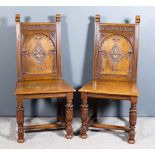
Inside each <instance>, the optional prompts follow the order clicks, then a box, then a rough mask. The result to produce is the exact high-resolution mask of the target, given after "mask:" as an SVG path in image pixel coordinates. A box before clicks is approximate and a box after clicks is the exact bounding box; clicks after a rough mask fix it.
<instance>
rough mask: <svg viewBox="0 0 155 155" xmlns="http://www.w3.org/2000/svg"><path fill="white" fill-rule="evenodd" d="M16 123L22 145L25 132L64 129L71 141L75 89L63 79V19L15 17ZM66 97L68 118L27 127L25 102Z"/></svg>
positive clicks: (66, 116)
mask: <svg viewBox="0 0 155 155" xmlns="http://www.w3.org/2000/svg"><path fill="white" fill-rule="evenodd" d="M15 20H16V47H17V70H18V79H17V82H16V91H15V94H16V98H17V115H16V116H17V123H18V139H17V141H18V142H19V143H23V142H24V130H35V129H52V128H59V127H63V128H64V127H65V128H66V132H67V134H66V138H68V139H69V138H72V136H73V129H72V125H71V124H72V118H73V104H72V99H73V92H74V89H73V88H72V87H71V86H69V85H68V84H67V83H66V82H65V81H64V80H63V79H62V63H61V16H60V15H56V21H55V22H53V23H52V22H20V15H19V14H17V15H16V19H15ZM38 98H66V99H67V104H66V106H65V107H66V109H65V114H66V115H65V118H63V117H62V116H58V121H57V123H56V124H42V125H30V126H24V109H23V100H24V99H38ZM58 111H60V110H59V109H58Z"/></svg>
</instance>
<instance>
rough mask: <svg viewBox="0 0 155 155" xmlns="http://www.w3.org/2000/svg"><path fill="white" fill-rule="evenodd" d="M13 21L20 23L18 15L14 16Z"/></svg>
mask: <svg viewBox="0 0 155 155" xmlns="http://www.w3.org/2000/svg"><path fill="white" fill-rule="evenodd" d="M15 21H16V22H20V14H16V17H15Z"/></svg>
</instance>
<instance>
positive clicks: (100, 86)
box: [79, 80, 139, 96]
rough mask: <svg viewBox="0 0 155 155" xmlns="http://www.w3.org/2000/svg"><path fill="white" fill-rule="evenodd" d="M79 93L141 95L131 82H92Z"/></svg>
mask: <svg viewBox="0 0 155 155" xmlns="http://www.w3.org/2000/svg"><path fill="white" fill-rule="evenodd" d="M118 88H119V89H118ZM79 91H80V92H89V93H101V94H106V95H108V94H109V95H111V94H112V95H124V96H126V95H131V96H138V95H139V92H138V89H137V86H136V85H134V84H132V83H131V82H130V81H114V80H111V81H108V80H92V81H90V82H88V83H87V84H86V85H85V86H83V87H82V88H81V89H80V90H79Z"/></svg>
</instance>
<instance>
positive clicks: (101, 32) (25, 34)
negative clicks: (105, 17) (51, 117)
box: [15, 14, 140, 144]
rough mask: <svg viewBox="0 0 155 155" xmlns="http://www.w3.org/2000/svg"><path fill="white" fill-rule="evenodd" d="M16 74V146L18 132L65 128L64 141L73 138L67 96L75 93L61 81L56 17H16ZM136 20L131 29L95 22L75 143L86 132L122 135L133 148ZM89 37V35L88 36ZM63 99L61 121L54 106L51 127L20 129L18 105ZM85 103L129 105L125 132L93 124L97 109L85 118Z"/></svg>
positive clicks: (20, 139)
mask: <svg viewBox="0 0 155 155" xmlns="http://www.w3.org/2000/svg"><path fill="white" fill-rule="evenodd" d="M15 20H16V47H17V71H18V79H17V82H16V91H15V95H16V99H17V115H16V116H17V124H18V139H17V141H18V142H19V143H23V142H24V141H25V139H24V131H27V130H37V129H52V128H65V129H66V133H67V134H66V138H67V139H71V138H72V137H73V128H72V119H73V102H72V100H73V93H74V92H75V90H74V89H73V88H72V87H71V86H70V85H69V84H67V83H66V82H65V81H64V80H63V79H62V63H61V16H60V15H56V21H55V22H53V23H52V22H44V23H40V22H20V15H19V14H16V19H15ZM139 23H140V17H139V16H136V21H135V24H113V23H100V16H99V15H96V18H95V30H94V31H95V32H94V60H93V77H92V80H91V81H90V82H88V83H87V84H86V85H84V86H83V87H82V88H81V89H80V90H79V92H80V93H81V99H82V104H81V119H82V126H81V129H80V136H81V138H87V131H88V128H89V127H94V128H105V129H114V130H123V131H125V132H128V135H129V137H128V142H129V143H130V144H133V143H135V125H136V119H137V111H136V104H137V98H138V95H139V93H138V89H137V60H138V44H139ZM90 33H93V32H90ZM38 98H57V99H58V98H66V100H67V102H66V105H65V117H64V116H63V115H62V114H61V113H60V111H61V110H60V108H61V106H60V104H59V103H58V107H57V111H58V116H57V123H55V124H42V125H30V126H24V109H23V100H24V99H38ZM88 98H106V99H114V100H129V101H131V108H130V113H129V127H128V126H117V125H109V124H99V123H97V108H96V104H95V103H94V104H93V105H94V107H93V116H92V117H89V116H88V103H87V99H88Z"/></svg>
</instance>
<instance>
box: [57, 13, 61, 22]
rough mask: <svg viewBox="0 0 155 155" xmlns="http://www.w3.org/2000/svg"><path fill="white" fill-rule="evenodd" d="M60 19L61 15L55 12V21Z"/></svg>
mask: <svg viewBox="0 0 155 155" xmlns="http://www.w3.org/2000/svg"><path fill="white" fill-rule="evenodd" d="M60 21H61V15H60V14H56V22H60Z"/></svg>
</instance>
